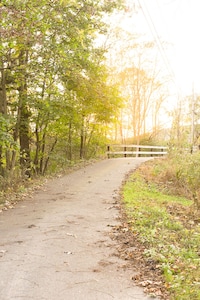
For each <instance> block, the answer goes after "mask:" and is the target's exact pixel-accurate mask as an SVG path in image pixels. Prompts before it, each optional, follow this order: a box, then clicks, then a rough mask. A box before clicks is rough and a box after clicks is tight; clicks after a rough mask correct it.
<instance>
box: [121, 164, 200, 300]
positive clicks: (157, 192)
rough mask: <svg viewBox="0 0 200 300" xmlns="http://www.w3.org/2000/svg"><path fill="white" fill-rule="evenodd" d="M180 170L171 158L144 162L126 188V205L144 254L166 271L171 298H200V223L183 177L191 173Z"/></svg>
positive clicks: (166, 284)
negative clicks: (143, 247)
mask: <svg viewBox="0 0 200 300" xmlns="http://www.w3.org/2000/svg"><path fill="white" fill-rule="evenodd" d="M191 165H193V167H194V164H192V163H191ZM180 167H181V168H182V166H180ZM177 169H178V168H176V167H175V166H174V165H171V166H170V165H169V160H168V159H161V160H159V159H158V160H157V159H156V160H154V161H150V162H148V163H146V164H144V165H143V166H142V167H140V168H139V169H138V170H137V171H136V172H134V174H132V175H131V176H130V177H129V179H128V180H127V182H126V184H125V185H124V188H123V196H124V203H125V209H126V212H127V216H128V218H129V224H130V226H131V230H132V231H133V232H134V233H135V234H137V236H139V239H140V242H141V243H142V244H143V245H144V246H145V249H146V250H145V251H144V256H145V257H146V258H148V259H153V260H154V261H156V266H157V267H158V268H160V269H161V270H162V274H163V277H164V280H165V287H166V289H167V290H168V291H169V292H170V295H171V296H170V299H173V300H188V299H190V300H198V299H200V281H199V278H200V222H199V221H200V219H199V215H198V210H197V208H196V205H194V202H193V201H194V200H193V199H192V193H193V191H192V192H191V191H190V188H191V185H190V183H189V184H188V185H187V186H186V184H187V182H188V181H187V179H184V177H183V173H184V172H185V173H184V174H187V172H188V170H186V171H183V169H182V171H181V172H182V173H181V172H179V173H178V175H177V174H176V172H177ZM178 176H179V177H178ZM180 179H181V180H180ZM195 180H196V179H195ZM183 183H185V186H184V184H183ZM192 188H193V189H195V188H194V186H193V187H192Z"/></svg>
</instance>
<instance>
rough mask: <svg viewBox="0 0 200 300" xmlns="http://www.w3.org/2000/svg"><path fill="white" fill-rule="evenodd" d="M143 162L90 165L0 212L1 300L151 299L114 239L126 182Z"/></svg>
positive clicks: (119, 223)
mask: <svg viewBox="0 0 200 300" xmlns="http://www.w3.org/2000/svg"><path fill="white" fill-rule="evenodd" d="M144 160H145V159H143V158H138V159H134V158H130V159H129V158H123V159H110V160H104V161H100V162H97V163H94V164H91V165H88V166H86V167H84V168H81V169H80V170H76V171H74V172H72V173H70V174H68V175H66V176H63V177H61V178H57V179H53V180H49V181H48V182H47V183H46V184H45V185H44V186H43V187H42V188H40V189H38V190H36V191H35V192H34V194H33V195H32V197H27V198H26V199H24V200H23V201H22V202H19V203H18V204H17V205H16V206H15V208H14V209H9V210H7V211H4V212H3V213H1V214H0V232H1V241H0V264H1V268H0V277H1V280H0V289H1V295H0V299H2V300H12V299H21V300H22V299H35V300H36V299H37V300H43V299H48V300H55V299H57V300H66V299H70V300H71V299H72V300H76V299H79V300H81V299H84V300H85V299H87V300H94V299H97V300H98V299H99V300H100V299H101V300H102V299H119V300H120V299H123V300H125V299H126V300H129V299H135V300H147V299H150V297H149V296H147V295H146V294H144V291H143V288H142V287H137V286H136V285H135V283H134V280H133V278H134V277H135V276H137V274H138V270H137V269H136V268H133V266H130V264H128V263H127V261H126V259H124V258H123V257H119V255H117V252H118V250H119V246H120V244H121V242H122V241H120V240H117V239H114V238H113V229H114V230H116V228H118V227H120V226H121V216H120V210H119V204H118V203H117V201H116V199H118V197H119V192H120V187H121V184H122V181H123V179H124V178H125V175H126V174H127V173H128V172H130V170H134V168H136V167H137V166H138V165H139V164H140V163H142V162H143V161H144ZM123 243H124V241H123ZM8 270H9V272H8Z"/></svg>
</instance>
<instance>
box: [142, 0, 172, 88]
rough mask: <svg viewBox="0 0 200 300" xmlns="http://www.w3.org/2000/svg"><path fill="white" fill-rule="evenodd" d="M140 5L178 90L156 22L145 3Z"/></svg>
mask: <svg viewBox="0 0 200 300" xmlns="http://www.w3.org/2000/svg"><path fill="white" fill-rule="evenodd" d="M138 4H139V6H140V8H141V10H142V13H143V15H144V18H145V20H146V22H147V25H148V27H149V29H150V31H151V34H152V35H153V37H154V38H155V40H156V43H157V46H158V50H159V52H160V54H161V56H162V59H163V62H164V64H165V66H166V67H167V69H168V71H169V74H170V75H171V79H172V81H173V82H174V84H175V86H176V88H178V87H177V83H176V80H175V74H174V71H173V69H172V67H171V65H170V63H169V60H168V57H167V55H166V52H165V49H164V48H163V45H162V43H161V41H160V37H159V35H158V32H157V30H156V27H155V25H154V22H153V20H152V18H151V15H150V13H149V11H148V8H147V7H146V5H145V3H144V2H143V3H142V1H140V0H138Z"/></svg>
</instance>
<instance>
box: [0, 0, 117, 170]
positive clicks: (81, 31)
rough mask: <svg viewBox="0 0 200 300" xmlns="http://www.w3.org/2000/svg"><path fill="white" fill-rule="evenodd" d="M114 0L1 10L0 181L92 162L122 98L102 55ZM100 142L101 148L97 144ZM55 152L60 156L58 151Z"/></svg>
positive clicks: (5, 5)
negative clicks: (61, 163)
mask: <svg viewBox="0 0 200 300" xmlns="http://www.w3.org/2000/svg"><path fill="white" fill-rule="evenodd" d="M118 5H119V1H112V0H104V1H99V0H85V1H80V0H60V1H58V0H23V1H22V0H16V1H9V0H2V1H1V3H0V125H1V127H0V174H1V175H3V176H5V174H6V173H8V172H13V171H14V169H15V168H16V167H17V166H19V165H20V167H21V169H22V170H23V171H24V172H27V170H29V171H31V170H34V172H36V173H41V174H43V173H44V172H45V171H46V169H47V167H48V163H49V161H50V160H51V157H52V156H53V155H54V157H55V156H56V155H59V156H60V157H62V158H63V159H69V160H71V159H73V158H74V156H75V155H77V153H79V156H80V157H81V158H84V157H86V156H89V155H90V153H91V151H92V152H94V151H95V149H94V148H95V147H98V143H99V137H100V135H101V134H102V132H104V130H105V124H107V123H109V122H111V121H113V119H114V118H115V117H116V116H117V112H118V108H119V107H120V103H121V99H120V97H119V95H118V93H117V90H116V87H115V86H111V85H108V80H107V77H108V74H107V72H106V69H105V67H104V66H103V64H102V61H103V59H104V52H103V50H102V49H100V48H95V47H94V43H93V42H94V40H95V38H96V35H97V33H102V32H105V30H106V26H105V24H104V23H103V22H102V19H103V16H104V15H105V13H111V12H112V10H113V9H115V8H116V7H117V6H118ZM93 141H95V143H94V142H93ZM55 149H56V151H55Z"/></svg>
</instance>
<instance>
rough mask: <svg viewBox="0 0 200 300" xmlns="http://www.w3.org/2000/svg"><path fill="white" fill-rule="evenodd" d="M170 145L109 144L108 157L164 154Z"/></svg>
mask: <svg viewBox="0 0 200 300" xmlns="http://www.w3.org/2000/svg"><path fill="white" fill-rule="evenodd" d="M167 150H168V147H165V146H150V145H108V146H107V152H106V154H107V157H108V158H111V157H132V156H133V157H141V156H143V157H146V156H152V157H156V156H164V155H166V154H167Z"/></svg>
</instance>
